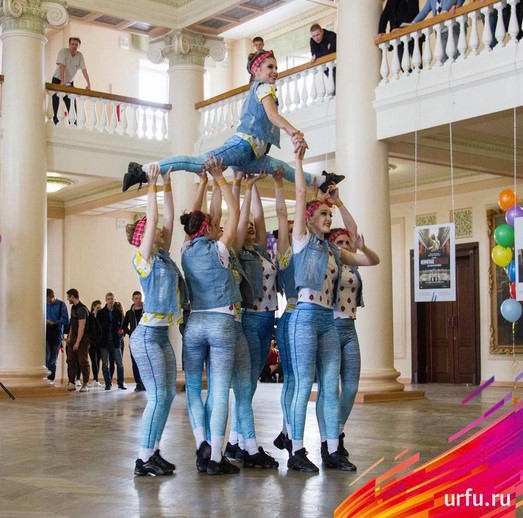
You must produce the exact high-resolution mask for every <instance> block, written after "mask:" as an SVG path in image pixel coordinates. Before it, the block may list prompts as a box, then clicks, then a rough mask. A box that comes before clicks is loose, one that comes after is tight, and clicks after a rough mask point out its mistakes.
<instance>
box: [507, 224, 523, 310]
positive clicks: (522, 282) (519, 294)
mask: <svg viewBox="0 0 523 518" xmlns="http://www.w3.org/2000/svg"><path fill="white" fill-rule="evenodd" d="M514 262H515V263H516V264H512V265H510V264H509V266H508V267H507V268H506V270H507V274H509V280H510V281H511V282H512V281H514V280H515V281H516V300H523V218H521V217H520V218H514ZM514 266H515V268H513V267H514ZM514 270H515V271H514ZM514 273H515V279H514V277H512V278H511V275H510V274H512V275H513V274H514Z"/></svg>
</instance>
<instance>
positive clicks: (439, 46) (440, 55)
mask: <svg viewBox="0 0 523 518" xmlns="http://www.w3.org/2000/svg"><path fill="white" fill-rule="evenodd" d="M441 29H442V27H441V23H437V24H436V25H434V31H435V32H436V46H435V47H434V59H435V60H436V66H438V67H440V66H441V65H442V64H443V59H444V57H445V50H444V49H443V41H442V38H441Z"/></svg>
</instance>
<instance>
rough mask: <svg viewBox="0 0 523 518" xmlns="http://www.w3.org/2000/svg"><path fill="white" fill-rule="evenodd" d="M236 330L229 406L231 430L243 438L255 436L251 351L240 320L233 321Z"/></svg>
mask: <svg viewBox="0 0 523 518" xmlns="http://www.w3.org/2000/svg"><path fill="white" fill-rule="evenodd" d="M234 327H235V331H236V355H235V357H234V371H233V374H232V390H233V394H234V399H233V404H232V407H231V413H232V419H231V431H233V432H237V433H240V434H242V435H243V437H244V439H252V438H255V437H256V431H255V427H254V414H253V411H252V396H253V394H254V391H253V389H252V380H251V365H252V362H251V353H250V351H249V344H248V343H247V338H246V337H245V333H244V332H243V327H242V323H241V322H234Z"/></svg>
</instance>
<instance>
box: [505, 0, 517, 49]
mask: <svg viewBox="0 0 523 518" xmlns="http://www.w3.org/2000/svg"><path fill="white" fill-rule="evenodd" d="M507 3H508V4H509V5H510V21H509V22H508V33H509V35H510V40H509V41H508V44H509V45H515V44H516V43H517V42H518V39H517V38H518V34H519V30H520V27H519V24H518V17H517V15H516V5H517V4H518V3H519V0H508V2H507Z"/></svg>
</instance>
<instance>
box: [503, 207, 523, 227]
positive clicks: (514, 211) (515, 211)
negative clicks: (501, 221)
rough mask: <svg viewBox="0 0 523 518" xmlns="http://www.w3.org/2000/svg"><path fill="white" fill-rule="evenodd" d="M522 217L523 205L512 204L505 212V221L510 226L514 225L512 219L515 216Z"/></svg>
mask: <svg viewBox="0 0 523 518" xmlns="http://www.w3.org/2000/svg"><path fill="white" fill-rule="evenodd" d="M521 217H523V207H521V206H519V205H512V207H510V208H509V209H508V210H507V213H506V214H505V221H506V222H507V223H508V224H509V225H510V226H511V227H513V226H514V220H515V219H516V218H521Z"/></svg>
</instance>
